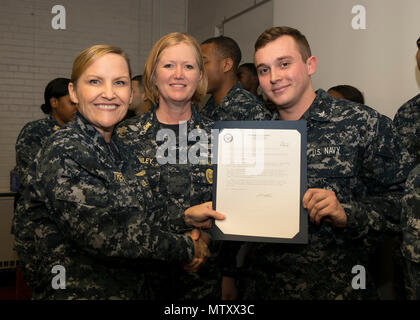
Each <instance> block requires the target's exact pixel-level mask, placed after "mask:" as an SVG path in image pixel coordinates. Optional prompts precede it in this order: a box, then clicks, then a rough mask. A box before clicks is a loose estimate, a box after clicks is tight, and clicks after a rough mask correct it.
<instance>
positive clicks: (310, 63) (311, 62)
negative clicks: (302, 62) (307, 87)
mask: <svg viewBox="0 0 420 320" xmlns="http://www.w3.org/2000/svg"><path fill="white" fill-rule="evenodd" d="M317 64H318V60H317V59H316V57H314V56H310V57H309V58H308V59H307V60H306V68H307V71H308V75H309V76H311V75H313V74H314V73H315V71H316V66H317Z"/></svg>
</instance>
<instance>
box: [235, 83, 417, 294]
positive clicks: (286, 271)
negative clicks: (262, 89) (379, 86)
mask: <svg viewBox="0 0 420 320" xmlns="http://www.w3.org/2000/svg"><path fill="white" fill-rule="evenodd" d="M274 120H279V114H278V113H276V114H275V116H274ZM301 120H306V121H307V170H308V171H307V176H308V188H322V189H329V190H332V191H334V192H335V194H336V196H337V199H338V200H339V201H340V203H341V205H342V206H343V208H344V210H345V213H346V215H347V226H346V227H345V228H343V229H341V228H335V227H333V226H332V225H330V224H328V223H326V222H321V224H320V225H316V224H315V223H311V222H310V223H309V229H308V238H309V243H308V244H307V245H289V244H255V245H254V246H253V248H252V249H251V251H250V252H249V254H248V257H247V260H246V269H247V272H246V273H245V274H246V275H247V276H246V281H245V282H244V283H243V284H242V286H241V289H242V290H243V291H244V292H243V293H242V294H243V297H245V298H247V299H358V298H369V297H375V296H376V289H375V288H374V284H373V281H372V279H371V278H370V277H369V275H368V274H367V275H366V277H367V278H366V290H355V289H353V287H352V280H353V277H354V276H356V275H355V274H353V273H352V269H353V267H354V266H356V265H362V266H364V267H366V265H367V256H368V254H369V249H370V244H372V242H373V241H375V240H376V239H380V238H381V236H382V235H386V234H396V233H398V232H400V231H401V229H400V225H399V222H400V213H401V197H402V195H403V183H404V181H405V179H406V177H407V174H408V172H409V170H410V169H411V167H412V162H410V160H411V158H410V156H409V155H408V153H407V152H406V151H405V150H402V148H401V142H400V139H399V137H398V135H397V133H396V130H395V128H394V127H393V125H392V122H391V120H390V119H389V118H387V117H385V116H382V115H380V114H379V113H378V112H376V111H375V110H373V109H371V108H369V107H366V106H363V105H360V104H357V103H354V102H350V101H347V100H338V99H334V98H332V97H331V96H330V95H329V94H327V93H326V92H325V91H323V90H318V91H317V92H316V98H315V100H314V101H313V103H312V105H311V106H310V108H309V109H308V110H307V111H306V112H305V114H304V115H303V116H302V118H301ZM279 214H281V213H279Z"/></svg>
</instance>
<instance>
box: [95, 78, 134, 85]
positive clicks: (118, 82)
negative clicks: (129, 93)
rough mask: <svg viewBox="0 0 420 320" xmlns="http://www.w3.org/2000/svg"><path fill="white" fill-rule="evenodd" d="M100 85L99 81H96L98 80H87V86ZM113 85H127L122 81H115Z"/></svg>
mask: <svg viewBox="0 0 420 320" xmlns="http://www.w3.org/2000/svg"><path fill="white" fill-rule="evenodd" d="M100 83H101V81H100V80H98V79H90V80H89V84H92V85H99V84H100ZM114 84H115V85H117V86H125V85H126V84H127V82H126V81H123V80H118V81H115V82H114Z"/></svg>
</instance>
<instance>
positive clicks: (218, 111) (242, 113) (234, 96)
mask: <svg viewBox="0 0 420 320" xmlns="http://www.w3.org/2000/svg"><path fill="white" fill-rule="evenodd" d="M200 113H202V114H203V115H204V116H206V117H207V118H210V119H212V120H214V121H223V120H270V119H271V113H270V112H269V111H268V110H267V109H266V108H265V107H264V104H263V103H262V102H261V101H259V100H258V99H257V98H256V97H255V96H254V95H253V94H252V93H250V92H248V91H246V90H245V89H243V88H242V86H241V83H240V82H239V81H238V82H237V83H236V84H235V85H234V86H233V87H232V89H230V90H229V92H228V93H227V95H226V96H225V97H224V98H223V100H222V102H220V104H219V105H217V106H215V105H214V98H213V96H211V97H210V99H209V100H208V101H207V103H206V105H205V106H204V107H203V108H202V109H201V110H200Z"/></svg>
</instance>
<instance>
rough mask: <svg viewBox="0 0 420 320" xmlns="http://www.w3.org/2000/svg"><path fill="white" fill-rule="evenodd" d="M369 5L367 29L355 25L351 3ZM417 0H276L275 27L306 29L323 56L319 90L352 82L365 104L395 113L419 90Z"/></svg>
mask: <svg viewBox="0 0 420 320" xmlns="http://www.w3.org/2000/svg"><path fill="white" fill-rule="evenodd" d="M358 4H359V5H363V6H364V7H365V8H366V29H365V30H353V28H352V24H351V22H352V19H353V17H354V16H355V14H352V7H353V6H355V5H358ZM419 12H420V1H418V0H400V1H395V0H340V1H336V0H317V1H311V0H274V18H273V22H274V25H275V26H281V25H287V26H291V27H295V28H297V29H299V30H300V31H302V33H303V34H305V36H306V37H307V39H308V41H309V44H310V45H311V49H312V54H313V55H315V56H316V57H317V58H318V69H317V72H316V74H315V75H314V76H313V84H314V89H317V88H323V89H328V88H329V87H331V86H334V85H338V84H350V85H354V86H355V87H357V88H359V89H360V90H361V91H362V92H363V93H364V95H365V99H366V104H367V105H369V106H371V107H373V108H375V109H376V110H378V111H379V112H381V113H383V114H385V115H387V116H389V117H391V118H393V116H394V114H395V112H396V111H397V109H398V107H399V106H401V105H402V104H403V102H405V101H407V100H408V99H410V98H411V97H413V96H414V95H416V94H418V93H419V91H420V75H419V71H418V70H417V66H416V61H415V54H416V52H417V47H416V40H417V39H418V37H419V36H420V18H419Z"/></svg>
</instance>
